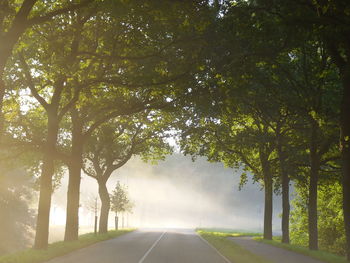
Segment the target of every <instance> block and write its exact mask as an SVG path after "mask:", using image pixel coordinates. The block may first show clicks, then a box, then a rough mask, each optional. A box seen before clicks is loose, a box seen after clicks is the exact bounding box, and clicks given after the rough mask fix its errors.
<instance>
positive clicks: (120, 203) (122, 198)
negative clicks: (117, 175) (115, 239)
mask: <svg viewBox="0 0 350 263" xmlns="http://www.w3.org/2000/svg"><path fill="white" fill-rule="evenodd" d="M111 203H112V211H113V212H115V216H116V228H117V229H118V213H124V212H129V213H130V212H131V211H132V209H133V206H134V205H133V203H132V202H131V201H130V199H129V195H128V192H127V188H126V186H123V185H121V184H120V183H119V181H118V182H117V185H116V186H115V188H114V190H113V193H112V196H111Z"/></svg>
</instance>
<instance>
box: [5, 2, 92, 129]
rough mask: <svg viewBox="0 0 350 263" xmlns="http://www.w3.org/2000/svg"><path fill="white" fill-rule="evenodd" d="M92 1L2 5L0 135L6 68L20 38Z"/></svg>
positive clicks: (9, 3)
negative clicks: (35, 28)
mask: <svg viewBox="0 0 350 263" xmlns="http://www.w3.org/2000/svg"><path fill="white" fill-rule="evenodd" d="M91 2H92V0H86V1H82V2H79V3H72V2H70V1H63V2H61V3H60V4H55V5H53V4H50V5H47V3H40V2H39V1H37V0H23V1H22V2H21V3H19V2H18V1H14V0H4V1H2V2H1V4H0V43H1V44H0V112H1V114H0V116H1V118H0V133H1V132H2V131H3V122H2V107H3V99H4V95H5V92H6V85H5V81H4V78H5V75H4V72H5V67H6V64H7V62H8V60H9V58H10V57H11V56H12V53H13V51H14V50H15V46H16V44H17V43H18V42H19V39H20V37H21V36H22V35H23V34H24V33H25V31H26V30H27V29H29V28H32V27H33V26H35V25H38V24H43V23H46V22H48V21H50V20H51V19H52V18H54V17H56V16H60V15H62V14H67V13H69V12H72V11H74V10H77V9H79V8H82V7H84V6H86V5H88V4H89V3H91Z"/></svg>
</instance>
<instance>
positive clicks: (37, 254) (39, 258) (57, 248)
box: [0, 229, 133, 263]
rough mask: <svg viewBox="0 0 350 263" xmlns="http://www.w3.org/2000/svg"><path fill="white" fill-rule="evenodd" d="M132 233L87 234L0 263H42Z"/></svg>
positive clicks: (7, 258)
mask: <svg viewBox="0 0 350 263" xmlns="http://www.w3.org/2000/svg"><path fill="white" fill-rule="evenodd" d="M131 231H133V229H127V230H118V231H109V232H108V233H106V234H101V235H95V234H94V233H88V234H84V235H81V236H79V240H77V241H72V242H63V241H60V242H55V243H52V244H50V245H49V247H48V249H47V250H35V249H32V248H30V249H26V250H23V251H19V252H16V253H14V254H10V255H5V256H1V257H0V263H42V262H45V261H47V260H50V259H52V258H55V257H58V256H63V255H65V254H68V253H70V252H72V251H74V250H77V249H80V248H84V247H87V246H89V245H92V244H95V243H97V242H101V241H104V240H107V239H111V238H115V237H117V236H120V235H123V234H126V233H129V232H131Z"/></svg>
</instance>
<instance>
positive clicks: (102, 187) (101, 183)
mask: <svg viewBox="0 0 350 263" xmlns="http://www.w3.org/2000/svg"><path fill="white" fill-rule="evenodd" d="M98 193H99V196H100V199H101V212H100V223H99V230H98V232H99V233H100V234H102V233H107V232H108V215H109V209H110V207H111V200H110V197H109V193H108V190H107V187H106V180H103V179H102V180H98Z"/></svg>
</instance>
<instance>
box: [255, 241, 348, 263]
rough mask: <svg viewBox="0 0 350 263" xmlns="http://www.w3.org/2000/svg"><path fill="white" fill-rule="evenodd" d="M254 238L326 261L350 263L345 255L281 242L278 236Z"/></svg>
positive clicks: (330, 262)
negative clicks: (270, 238)
mask: <svg viewBox="0 0 350 263" xmlns="http://www.w3.org/2000/svg"><path fill="white" fill-rule="evenodd" d="M254 239H255V240H256V241H259V242H263V243H265V244H269V245H273V246H276V247H280V248H284V249H288V250H291V251H294V252H297V253H300V254H304V255H306V256H309V257H312V258H315V259H319V260H321V261H324V262H329V263H349V261H347V260H346V258H345V257H341V256H338V255H335V254H332V253H329V252H327V251H322V250H318V251H315V250H309V249H308V248H307V247H303V246H297V245H291V244H284V243H281V242H279V241H277V240H280V238H278V237H277V238H276V239H275V238H274V240H265V239H262V238H261V237H255V238H254Z"/></svg>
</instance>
